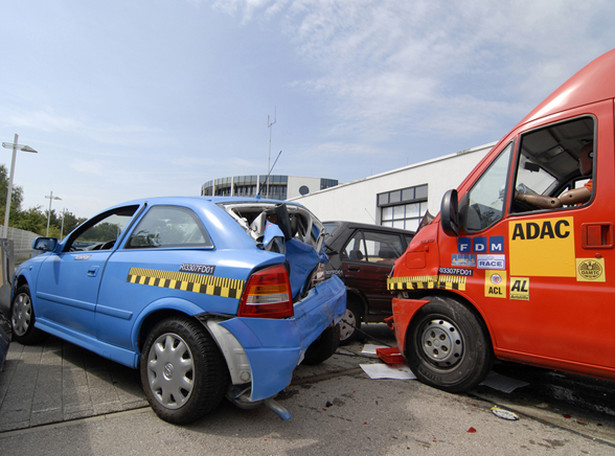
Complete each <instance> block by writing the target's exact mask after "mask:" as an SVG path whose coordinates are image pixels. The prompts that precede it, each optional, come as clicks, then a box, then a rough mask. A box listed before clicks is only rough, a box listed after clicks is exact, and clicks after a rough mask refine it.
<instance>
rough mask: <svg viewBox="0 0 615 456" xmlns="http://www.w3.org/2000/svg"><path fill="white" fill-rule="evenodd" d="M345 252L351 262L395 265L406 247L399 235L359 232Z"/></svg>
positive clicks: (347, 245)
mask: <svg viewBox="0 0 615 456" xmlns="http://www.w3.org/2000/svg"><path fill="white" fill-rule="evenodd" d="M344 251H345V254H346V256H347V258H348V259H349V260H351V261H365V262H369V263H384V264H393V263H394V262H395V259H396V258H397V257H399V256H400V255H401V254H402V253H403V251H404V247H403V245H402V240H401V237H400V236H398V235H397V234H389V233H377V232H374V231H357V232H356V233H355V234H354V235H353V237H352V238H351V239H350V242H348V244H346V248H345V249H344Z"/></svg>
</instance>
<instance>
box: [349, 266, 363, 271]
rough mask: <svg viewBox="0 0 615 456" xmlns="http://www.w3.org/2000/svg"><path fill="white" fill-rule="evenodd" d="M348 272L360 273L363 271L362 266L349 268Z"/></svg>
mask: <svg viewBox="0 0 615 456" xmlns="http://www.w3.org/2000/svg"><path fill="white" fill-rule="evenodd" d="M348 270H349V271H356V272H358V271H360V270H361V266H348Z"/></svg>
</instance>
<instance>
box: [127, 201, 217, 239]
mask: <svg viewBox="0 0 615 456" xmlns="http://www.w3.org/2000/svg"><path fill="white" fill-rule="evenodd" d="M126 247H127V248H131V249H142V248H162V247H206V248H211V247H213V244H212V242H211V239H210V237H209V235H208V234H207V231H206V230H205V228H204V227H203V225H202V224H201V222H200V221H199V219H198V218H197V216H196V214H195V213H194V212H192V211H191V210H190V209H187V208H184V207H178V206H154V207H152V208H151V209H150V210H149V211H148V212H147V213H146V214H145V216H144V217H143V219H142V220H141V221H140V222H139V224H138V225H137V227H136V228H135V230H134V232H133V233H132V235H131V236H130V239H128V243H127V244H126Z"/></svg>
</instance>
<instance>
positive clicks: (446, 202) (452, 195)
mask: <svg viewBox="0 0 615 456" xmlns="http://www.w3.org/2000/svg"><path fill="white" fill-rule="evenodd" d="M440 223H441V225H442V230H444V232H445V233H446V234H448V235H449V236H457V235H458V234H459V200H458V196H457V190H455V189H452V190H448V191H447V192H446V193H445V194H444V196H443V197H442V204H441V205H440Z"/></svg>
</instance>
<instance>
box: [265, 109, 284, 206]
mask: <svg viewBox="0 0 615 456" xmlns="http://www.w3.org/2000/svg"><path fill="white" fill-rule="evenodd" d="M277 110H278V107H277V105H276V106H274V108H273V121H271V119H270V117H269V114H267V128H269V156H268V158H267V173H268V174H267V179H266V180H267V198H269V174H270V173H271V170H272V169H273V166H271V130H272V128H271V127H273V124H275V123H276V120H277ZM280 153H282V151H280ZM279 156H280V154H278V157H279ZM277 160H278V159H277V158H276V161H277ZM273 165H274V166H275V163H274V164H273Z"/></svg>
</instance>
